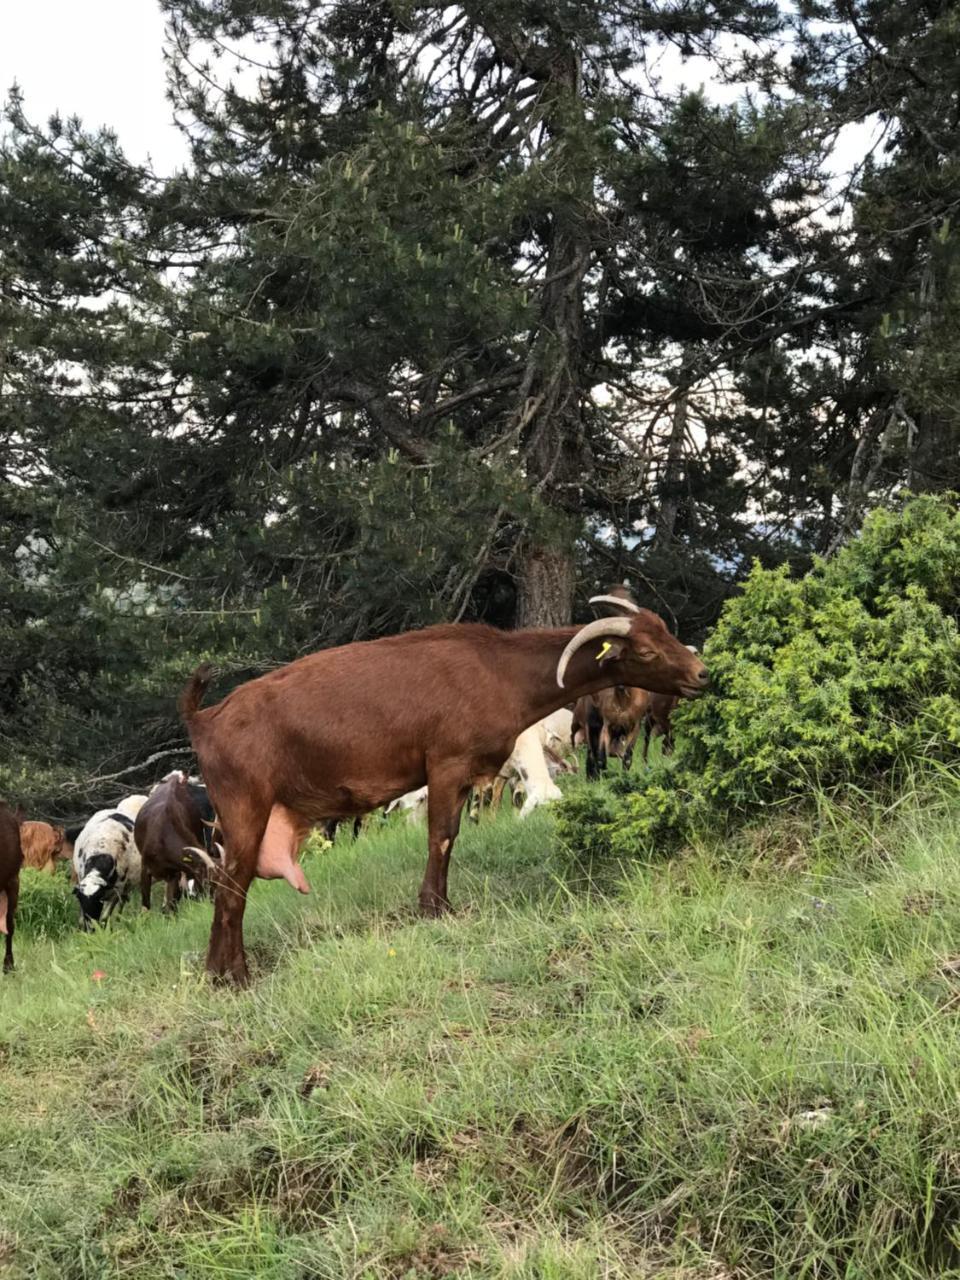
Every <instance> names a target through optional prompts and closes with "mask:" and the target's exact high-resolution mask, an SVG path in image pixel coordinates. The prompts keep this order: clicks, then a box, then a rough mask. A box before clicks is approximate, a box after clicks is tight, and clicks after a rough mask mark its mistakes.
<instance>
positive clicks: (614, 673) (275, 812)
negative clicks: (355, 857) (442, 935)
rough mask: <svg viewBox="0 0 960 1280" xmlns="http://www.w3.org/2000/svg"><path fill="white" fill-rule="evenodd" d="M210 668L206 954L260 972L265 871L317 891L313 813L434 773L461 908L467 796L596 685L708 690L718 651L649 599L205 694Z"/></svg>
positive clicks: (447, 629)
mask: <svg viewBox="0 0 960 1280" xmlns="http://www.w3.org/2000/svg"><path fill="white" fill-rule="evenodd" d="M211 674H212V672H211V669H210V668H209V667H208V666H204V667H201V668H200V669H198V670H197V671H196V672H195V673H194V675H193V677H192V678H191V680H190V681H189V683H188V684H187V686H186V688H185V689H184V691H183V693H182V695H181V698H180V711H181V714H182V716H183V719H184V722H185V723H186V726H187V728H188V731H189V733H190V738H191V741H192V743H193V747H194V750H195V752H196V754H197V758H198V760H199V762H200V767H201V771H202V773H203V777H204V779H205V781H206V783H207V786H208V788H209V790H210V796H211V799H212V800H213V802H214V807H215V808H216V811H217V816H218V818H219V821H220V826H221V829H222V831H223V836H224V848H225V854H224V866H223V872H222V874H221V876H220V877H219V882H218V885H217V890H216V902H215V907H214V918H213V927H212V929H211V933H210V946H209V950H208V953H207V968H208V970H209V972H210V973H211V974H212V975H213V976H215V977H218V978H219V977H230V978H232V979H233V980H234V981H235V982H239V983H243V982H245V981H246V980H247V976H248V975H247V965H246V959H245V956H244V951H243V913H244V908H245V906H246V896H247V890H248V888H249V886H250V883H251V881H252V880H253V878H254V876H256V875H259V876H261V877H263V878H265V879H278V878H283V879H285V880H287V881H288V882H289V883H290V884H291V885H293V887H294V888H296V889H298V890H299V891H300V892H302V893H308V892H309V886H308V885H307V882H306V879H305V877H304V874H303V871H302V869H301V868H300V867H299V866H298V865H297V861H296V860H297V857H298V855H299V851H300V848H301V845H302V843H303V840H304V838H305V837H306V835H307V833H308V831H309V830H310V828H311V827H312V826H314V825H315V824H317V823H318V822H321V821H323V820H324V819H328V818H348V817H355V816H357V815H361V814H364V813H368V812H370V811H371V810H372V809H376V808H379V807H380V806H381V805H385V804H388V803H389V802H390V801H391V800H393V799H394V798H395V797H397V796H400V795H403V794H404V793H405V792H407V791H412V790H415V789H416V788H418V787H422V786H423V785H424V784H425V783H426V784H428V786H429V799H428V849H429V853H428V859H427V869H426V873H425V875H424V879H423V883H422V885H421V888H420V906H421V909H422V910H423V911H424V912H426V913H428V914H430V915H437V914H439V913H440V912H442V911H445V910H447V909H448V908H449V905H450V903H449V899H448V897H447V875H448V871H449V866H450V853H451V849H452V846H453V843H454V840H455V839H456V836H457V832H458V830H459V826H460V817H461V812H462V809H463V805H464V802H465V801H466V799H467V797H468V796H469V794H470V790H471V787H472V786H473V785H474V784H475V783H476V782H478V781H481V780H486V779H489V778H491V777H494V776H495V775H496V774H497V773H498V771H499V770H500V768H501V766H502V765H503V762H504V761H505V760H506V758H507V757H508V756H509V754H510V752H511V750H512V749H513V744H514V743H515V742H516V740H517V737H518V736H519V735H520V733H522V732H523V730H524V729H526V728H527V727H528V726H529V725H531V724H533V723H534V722H535V721H537V720H541V719H543V717H544V716H547V715H549V714H550V712H551V711H555V710H557V709H558V708H559V707H561V706H563V705H564V704H566V703H569V702H570V701H571V700H573V699H576V698H577V697H580V696H581V695H582V694H585V693H595V692H597V691H598V690H600V689H605V688H609V687H610V686H612V685H615V684H630V685H643V686H645V687H649V688H651V689H655V690H657V691H659V692H662V693H670V694H676V695H678V696H682V697H691V698H692V697H696V696H697V695H698V694H699V693H701V692H702V691H703V689H704V688H705V686H706V685H707V683H708V676H707V671H706V668H705V667H704V665H703V663H702V662H701V661H700V660H699V658H696V657H695V656H694V655H693V654H691V653H690V652H689V650H688V649H686V648H684V646H683V645H682V644H681V643H680V642H679V641H678V640H676V639H674V637H673V636H672V635H671V634H670V632H669V631H668V630H667V628H666V626H665V625H664V623H663V621H662V620H661V619H660V618H658V617H657V615H656V614H654V613H650V612H649V611H648V610H645V609H644V610H641V611H640V612H638V613H636V614H635V615H633V616H632V617H630V618H625V617H622V616H621V617H616V618H600V619H597V620H596V621H594V622H591V623H589V624H588V625H587V626H585V627H562V628H558V629H557V630H538V631H515V632H506V631H497V630H495V629H494V628H492V627H486V626H482V625H477V624H454V625H448V626H438V627H429V628H427V629H426V630H424V631H414V632H408V633H407V634H405V635H399V636H390V637H387V638H385V639H381V640H369V641H362V642H359V643H356V644H349V645H345V646H342V647H339V648H335V649H327V650H325V651H323V652H320V653H315V654H311V655H310V656H308V657H305V658H300V659H299V660H298V661H296V662H293V663H291V664H290V665H289V666H286V667H281V668H279V669H278V670H276V671H271V672H269V673H268V674H266V675H263V676H260V677H259V678H258V679H256V680H251V681H250V682H249V683H248V684H245V685H241V686H240V687H239V688H237V689H234V690H233V692H232V693H230V694H228V695H227V697H226V698H224V699H223V701H222V702H220V703H219V704H218V705H216V706H213V707H209V708H207V709H206V710H201V708H200V702H201V698H202V696H203V693H204V690H205V689H206V687H207V684H208V683H209V681H210V679H211Z"/></svg>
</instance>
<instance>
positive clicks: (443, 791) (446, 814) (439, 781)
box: [420, 768, 470, 916]
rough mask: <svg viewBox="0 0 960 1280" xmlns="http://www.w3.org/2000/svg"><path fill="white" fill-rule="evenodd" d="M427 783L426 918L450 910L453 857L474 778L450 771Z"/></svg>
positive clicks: (423, 893) (436, 774)
mask: <svg viewBox="0 0 960 1280" xmlns="http://www.w3.org/2000/svg"><path fill="white" fill-rule="evenodd" d="M427 783H428V791H427V832H428V839H429V853H428V855H427V869H426V871H425V873H424V876H423V884H422V885H421V886H420V910H421V911H422V912H423V914H424V915H428V916H439V915H442V914H443V913H444V912H445V911H449V910H450V899H449V898H448V897H447V874H448V872H449V869H450V854H451V852H452V850H453V842H454V840H456V838H457V833H458V832H459V830H460V815H461V814H462V812H463V806H464V804H465V803H466V800H467V797H468V796H469V794H470V779H469V778H465V777H464V771H463V770H461V769H457V770H456V771H454V770H453V769H449V768H447V769H443V770H438V771H434V772H432V773H428V777H427Z"/></svg>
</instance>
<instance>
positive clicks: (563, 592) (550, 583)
mask: <svg viewBox="0 0 960 1280" xmlns="http://www.w3.org/2000/svg"><path fill="white" fill-rule="evenodd" d="M574 578H575V573H574V562H573V555H572V554H571V552H569V551H568V550H567V549H566V548H562V547H560V548H558V547H534V546H531V547H528V548H527V550H526V553H525V554H524V557H523V562H522V565H521V569H520V580H519V584H518V586H519V593H518V598H517V625H518V626H521V627H563V626H566V625H567V624H568V623H569V621H570V616H571V613H572V611H573V590H574Z"/></svg>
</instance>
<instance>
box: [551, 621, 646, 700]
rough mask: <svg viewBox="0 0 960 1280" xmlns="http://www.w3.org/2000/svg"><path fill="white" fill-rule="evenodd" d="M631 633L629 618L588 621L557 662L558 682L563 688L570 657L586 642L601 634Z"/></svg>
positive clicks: (617, 634) (597, 637)
mask: <svg viewBox="0 0 960 1280" xmlns="http://www.w3.org/2000/svg"><path fill="white" fill-rule="evenodd" d="M629 634H630V619H629V618H598V619H597V620H596V622H588V623H587V625H586V626H585V627H581V628H580V630H579V631H578V632H577V634H576V635H575V636H574V637H573V639H572V640H571V641H570V643H569V644H568V645H567V647H566V648H565V649H564V651H563V653H561V655H560V661H559V662H558V663H557V684H558V685H559V686H560V688H561V689H562V688H563V677H564V676H565V675H566V674H567V667H568V666H569V664H570V659H571V658H572V657H573V655H574V654H575V653H576V652H577V650H578V649H582V648H583V646H584V645H585V644H589V643H590V641H591V640H597V639H599V638H600V637H601V636H627V635H629Z"/></svg>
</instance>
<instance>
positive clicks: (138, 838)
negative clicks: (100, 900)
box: [133, 772, 217, 911]
mask: <svg viewBox="0 0 960 1280" xmlns="http://www.w3.org/2000/svg"><path fill="white" fill-rule="evenodd" d="M133 838H134V841H135V842H136V846H137V849H138V850H139V852H140V897H141V901H142V903H143V909H144V911H149V910H150V897H151V892H152V889H153V882H154V880H163V881H165V883H166V893H165V899H164V905H165V906H166V908H167V910H170V909H171V908H173V907H174V906H175V905H176V904H177V902H178V901H179V899H180V896H181V892H182V889H181V877H182V876H185V877H187V878H188V879H195V880H199V881H202V880H203V879H204V877H205V875H206V874H207V873H208V872H210V871H212V870H213V869H214V868H215V867H216V865H217V864H216V863H215V862H214V860H213V859H212V858H211V857H210V855H209V854H208V853H207V852H206V849H205V848H204V832H203V814H202V812H201V809H200V805H199V804H198V802H197V800H196V798H195V797H194V796H193V795H192V794H191V788H190V784H189V782H188V780H187V778H186V775H185V774H183V773H180V772H177V773H171V774H169V775H168V776H167V777H166V778H164V779H163V781H162V782H158V783H157V785H156V786H155V787H154V788H153V790H152V791H151V792H150V794H149V796H148V797H147V799H146V800H145V801H144V803H143V806H142V807H141V809H140V812H139V813H138V814H137V820H136V823H135V825H134V828H133Z"/></svg>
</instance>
